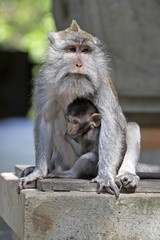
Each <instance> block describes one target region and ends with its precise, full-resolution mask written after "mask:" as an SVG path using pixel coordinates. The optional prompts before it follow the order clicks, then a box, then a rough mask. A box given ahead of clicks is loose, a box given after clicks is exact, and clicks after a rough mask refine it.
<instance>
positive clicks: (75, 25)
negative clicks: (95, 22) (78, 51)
mask: <svg viewBox="0 0 160 240" xmlns="http://www.w3.org/2000/svg"><path fill="white" fill-rule="evenodd" d="M70 30H71V31H73V32H80V31H81V29H80V27H79V25H78V23H77V22H76V20H74V19H73V20H72V23H71V25H70Z"/></svg>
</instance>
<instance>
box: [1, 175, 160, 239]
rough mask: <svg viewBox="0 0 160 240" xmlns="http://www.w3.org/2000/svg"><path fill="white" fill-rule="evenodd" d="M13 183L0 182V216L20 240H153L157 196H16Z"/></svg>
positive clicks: (157, 234) (159, 206)
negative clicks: (117, 198)
mask: <svg viewBox="0 0 160 240" xmlns="http://www.w3.org/2000/svg"><path fill="white" fill-rule="evenodd" d="M16 184H17V178H16V177H15V176H14V175H13V174H11V173H6V174H5V173H3V174H1V177H0V189H1V194H0V216H1V217H2V218H3V219H4V220H5V221H6V222H7V224H8V225H9V226H10V227H11V228H12V229H13V230H14V232H15V233H16V234H17V236H18V237H19V238H20V239H24V240H28V239H31V240H34V239H38V240H42V239H45V240H47V239H49V240H51V239H54V240H63V239H72V240H74V239H75V240H80V239H82V240H94V239H95V240H99V239H100V240H104V239H107V240H110V239H115V240H118V239H120V240H122V239H123V240H125V239H126V240H133V239H134V240H142V239H144V240H147V239H151V240H153V239H154V240H159V239H160V194H159V193H158V194H151V193H150V194H144V193H141V194H140V193H139V194H138V193H136V194H121V195H120V198H119V200H118V201H116V200H115V197H114V196H110V195H108V194H100V195H98V194H96V193H85V192H40V191H37V190H34V189H32V190H31V189H30V190H23V191H22V192H21V194H20V195H17V194H16Z"/></svg>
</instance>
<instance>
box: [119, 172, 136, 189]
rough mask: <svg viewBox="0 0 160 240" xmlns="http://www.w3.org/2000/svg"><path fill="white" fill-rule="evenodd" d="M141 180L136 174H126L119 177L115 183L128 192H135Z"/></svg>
mask: <svg viewBox="0 0 160 240" xmlns="http://www.w3.org/2000/svg"><path fill="white" fill-rule="evenodd" d="M139 179H140V178H139V177H138V176H137V175H136V174H132V173H129V172H126V173H125V174H122V175H117V176H116V180H115V181H116V184H117V185H118V186H122V187H123V188H125V189H126V190H129V191H132V192H134V191H135V189H136V187H137V185H138V182H139Z"/></svg>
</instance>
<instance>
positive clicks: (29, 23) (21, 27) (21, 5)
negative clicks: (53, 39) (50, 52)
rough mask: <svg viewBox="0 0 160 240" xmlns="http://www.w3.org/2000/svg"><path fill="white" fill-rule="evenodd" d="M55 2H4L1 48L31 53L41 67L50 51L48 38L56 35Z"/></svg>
mask: <svg viewBox="0 0 160 240" xmlns="http://www.w3.org/2000/svg"><path fill="white" fill-rule="evenodd" d="M51 3H52V1H51V0H34V1H33V0H0V47H1V49H6V50H21V51H26V52H28V53H29V58H30V60H31V61H32V62H34V63H40V62H41V61H42V59H43V58H44V56H45V53H46V48H47V41H46V39H47V35H48V32H50V31H55V23H54V20H53V15H52V13H51Z"/></svg>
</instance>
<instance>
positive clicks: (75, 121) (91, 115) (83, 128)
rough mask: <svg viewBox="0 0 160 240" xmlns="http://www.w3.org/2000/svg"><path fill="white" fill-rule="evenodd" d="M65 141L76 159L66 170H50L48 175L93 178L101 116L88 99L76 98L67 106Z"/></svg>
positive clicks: (96, 170) (96, 164)
mask: <svg viewBox="0 0 160 240" xmlns="http://www.w3.org/2000/svg"><path fill="white" fill-rule="evenodd" d="M66 120H67V133H66V135H65V137H66V141H67V142H68V143H70V145H71V146H72V148H73V150H74V152H75V153H76V155H77V157H78V159H77V161H76V162H75V164H74V165H73V167H72V168H71V169H69V170H66V171H51V173H50V174H49V175H48V177H51V178H52V177H61V178H93V177H96V176H97V174H98V141H99V131H100V124H101V116H100V114H99V113H98V109H97V108H96V107H95V106H94V105H93V103H92V102H91V101H89V100H86V99H83V98H77V99H76V100H74V101H73V102H72V103H71V104H69V106H68V110H67V114H66Z"/></svg>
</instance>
